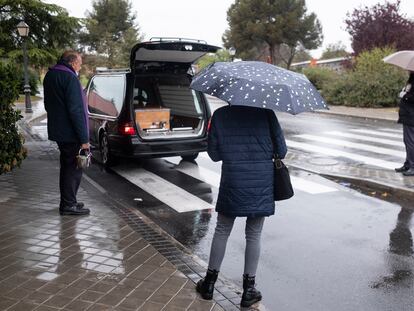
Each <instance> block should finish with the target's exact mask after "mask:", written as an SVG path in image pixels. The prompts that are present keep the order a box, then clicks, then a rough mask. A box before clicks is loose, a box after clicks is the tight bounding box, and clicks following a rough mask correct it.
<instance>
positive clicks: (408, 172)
mask: <svg viewBox="0 0 414 311" xmlns="http://www.w3.org/2000/svg"><path fill="white" fill-rule="evenodd" d="M403 175H404V176H414V168H410V169H408V170H406V171H405V172H403Z"/></svg>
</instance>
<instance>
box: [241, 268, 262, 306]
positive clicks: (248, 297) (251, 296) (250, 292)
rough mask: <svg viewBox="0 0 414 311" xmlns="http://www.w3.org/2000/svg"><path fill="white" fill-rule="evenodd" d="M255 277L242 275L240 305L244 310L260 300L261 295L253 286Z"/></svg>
mask: <svg viewBox="0 0 414 311" xmlns="http://www.w3.org/2000/svg"><path fill="white" fill-rule="evenodd" d="M255 279H256V277H255V276H249V275H247V274H243V295H242V300H241V302H240V305H241V306H242V307H244V308H248V307H250V306H251V305H252V304H255V303H256V302H258V301H260V300H262V293H261V292H259V291H258V290H257V289H256V288H255V287H254V286H255V283H256V282H255Z"/></svg>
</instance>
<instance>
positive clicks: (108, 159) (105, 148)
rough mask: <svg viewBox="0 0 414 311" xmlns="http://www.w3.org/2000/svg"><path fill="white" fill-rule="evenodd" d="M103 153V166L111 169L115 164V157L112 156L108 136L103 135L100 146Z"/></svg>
mask: <svg viewBox="0 0 414 311" xmlns="http://www.w3.org/2000/svg"><path fill="white" fill-rule="evenodd" d="M99 147H100V151H101V159H102V164H103V165H104V166H105V167H110V166H112V165H114V164H115V162H116V161H115V160H116V159H115V157H114V156H113V155H112V154H111V149H110V148H109V142H108V136H107V135H106V134H103V135H102V137H101V141H100V144H99Z"/></svg>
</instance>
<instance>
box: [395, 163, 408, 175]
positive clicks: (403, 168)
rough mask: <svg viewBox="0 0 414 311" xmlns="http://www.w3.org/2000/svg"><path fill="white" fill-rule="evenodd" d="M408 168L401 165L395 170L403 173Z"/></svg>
mask: <svg viewBox="0 0 414 311" xmlns="http://www.w3.org/2000/svg"><path fill="white" fill-rule="evenodd" d="M409 169H410V168H409V167H408V166H405V165H403V166H401V167H399V168H396V169H395V171H396V172H397V173H404V172H406V171H408V170H409Z"/></svg>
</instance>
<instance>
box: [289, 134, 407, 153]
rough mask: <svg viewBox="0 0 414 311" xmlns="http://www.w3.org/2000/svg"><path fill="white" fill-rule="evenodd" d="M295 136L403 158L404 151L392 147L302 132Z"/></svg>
mask: <svg viewBox="0 0 414 311" xmlns="http://www.w3.org/2000/svg"><path fill="white" fill-rule="evenodd" d="M295 137H300V138H303V139H307V140H312V141H317V142H322V143H326V144H331V145H336V146H341V147H345V148H354V149H359V150H364V151H370V152H374V153H381V154H386V155H391V156H396V157H400V158H403V159H405V152H402V151H397V150H394V149H388V148H382V147H376V146H371V145H367V144H360V143H354V142H351V141H348V140H341V139H335V138H328V137H323V136H315V135H308V134H302V135H295Z"/></svg>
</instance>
